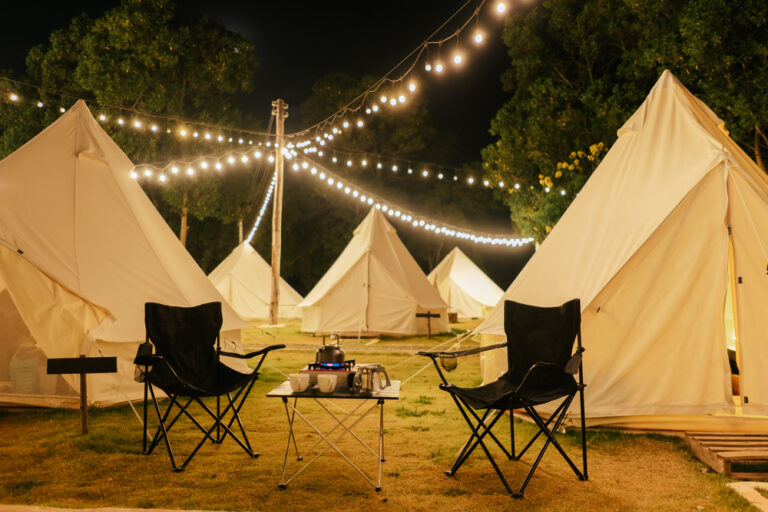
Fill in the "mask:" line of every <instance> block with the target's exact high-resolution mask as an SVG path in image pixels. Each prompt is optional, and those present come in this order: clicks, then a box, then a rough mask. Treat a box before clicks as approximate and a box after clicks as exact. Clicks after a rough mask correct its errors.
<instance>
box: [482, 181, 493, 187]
mask: <svg viewBox="0 0 768 512" xmlns="http://www.w3.org/2000/svg"><path fill="white" fill-rule="evenodd" d="M490 184H491V182H490V181H488V180H483V186H485V187H487V186H488V185H490Z"/></svg>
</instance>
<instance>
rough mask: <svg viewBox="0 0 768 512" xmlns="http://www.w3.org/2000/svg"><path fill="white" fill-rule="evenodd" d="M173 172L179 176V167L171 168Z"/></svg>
mask: <svg viewBox="0 0 768 512" xmlns="http://www.w3.org/2000/svg"><path fill="white" fill-rule="evenodd" d="M171 172H172V173H173V174H179V168H178V167H171Z"/></svg>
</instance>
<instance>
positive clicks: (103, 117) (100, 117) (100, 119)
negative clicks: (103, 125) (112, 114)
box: [99, 114, 107, 121]
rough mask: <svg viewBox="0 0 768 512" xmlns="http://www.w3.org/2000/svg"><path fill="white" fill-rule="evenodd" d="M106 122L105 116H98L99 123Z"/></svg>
mask: <svg viewBox="0 0 768 512" xmlns="http://www.w3.org/2000/svg"><path fill="white" fill-rule="evenodd" d="M106 120H107V116H105V115H104V114H99V121H106Z"/></svg>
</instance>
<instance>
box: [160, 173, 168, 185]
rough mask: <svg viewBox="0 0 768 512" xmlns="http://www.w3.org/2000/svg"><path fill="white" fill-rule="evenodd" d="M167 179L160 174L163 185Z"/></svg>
mask: <svg viewBox="0 0 768 512" xmlns="http://www.w3.org/2000/svg"><path fill="white" fill-rule="evenodd" d="M167 179H168V178H166V177H165V174H161V175H160V181H162V182H163V183H165V181H166V180H167Z"/></svg>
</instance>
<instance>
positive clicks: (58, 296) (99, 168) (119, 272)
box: [0, 101, 248, 406]
mask: <svg viewBox="0 0 768 512" xmlns="http://www.w3.org/2000/svg"><path fill="white" fill-rule="evenodd" d="M132 168H133V164H132V163H131V161H130V160H129V159H128V158H127V157H126V156H125V154H124V153H123V152H122V151H121V150H120V148H119V147H118V146H117V145H116V144H115V143H114V142H113V141H112V139H110V137H109V136H108V135H107V133H106V132H104V130H102V128H101V127H100V126H99V125H98V123H97V122H96V120H95V119H94V118H93V116H92V115H91V113H90V111H89V110H88V107H87V106H86V104H85V103H84V102H83V101H78V102H77V103H76V104H75V105H74V106H73V107H72V108H71V109H70V110H69V111H68V112H67V113H65V114H64V115H62V116H61V117H60V118H59V119H58V120H57V121H55V122H54V123H53V124H51V125H50V126H49V127H48V128H46V129H45V130H44V131H42V132H41V133H40V134H38V135H37V136H36V137H34V138H33V139H32V140H30V141H29V142H27V143H26V144H25V145H24V146H22V147H21V148H19V149H18V150H17V151H15V152H14V153H13V154H11V155H10V156H8V157H7V158H5V159H4V160H3V161H2V162H0V318H2V319H3V320H4V322H3V324H2V325H0V353H2V354H3V356H5V357H3V358H2V359H0V403H5V404H9V403H10V404H29V405H55V406H73V405H76V404H77V400H76V394H77V392H78V391H79V386H78V384H77V380H78V379H79V377H77V376H65V377H63V378H62V377H54V376H48V375H45V361H46V359H47V358H49V357H77V356H78V355H80V354H85V355H88V356H97V355H105V356H117V357H118V374H117V375H115V374H95V375H91V376H89V377H88V393H89V394H88V396H89V399H90V400H89V401H90V402H91V403H95V404H109V403H115V402H120V401H125V400H126V399H127V398H129V397H131V398H132V397H138V396H139V395H140V391H141V386H140V385H139V384H137V383H135V382H134V381H133V365H132V363H131V361H132V360H133V357H134V355H135V352H136V347H137V344H138V342H139V341H143V340H144V337H145V329H144V303H145V302H151V301H154V302H160V303H164V304H171V305H176V306H191V305H196V304H200V303H204V302H211V301H219V302H224V300H223V298H222V296H221V294H219V292H218V291H217V290H216V288H215V287H214V286H213V284H212V283H211V282H210V281H209V280H208V278H207V277H206V276H205V274H204V273H203V271H202V270H201V269H200V267H198V266H197V264H196V263H195V261H194V260H193V259H192V257H191V256H190V255H189V253H188V252H187V251H186V250H185V249H184V247H183V246H182V245H181V243H180V242H179V241H178V239H177V238H176V237H175V236H174V234H173V232H172V231H171V230H170V228H169V227H168V225H167V224H166V223H165V221H164V220H163V218H162V217H161V216H160V214H159V213H158V212H157V210H156V209H155V208H154V207H153V206H152V203H151V202H150V201H149V199H148V198H147V196H146V195H145V194H144V192H143V191H142V190H141V187H139V185H138V184H137V183H136V182H135V181H134V180H133V179H132V178H131V177H130V172H131V169H132ZM223 313H224V326H223V329H224V330H231V331H235V330H239V329H240V328H241V327H245V326H247V325H248V324H246V323H245V322H243V321H242V320H241V319H240V318H238V316H237V314H236V313H235V312H234V311H233V310H232V309H231V308H230V307H229V306H228V305H227V304H226V303H224V304H223ZM6 322H7V323H6Z"/></svg>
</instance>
